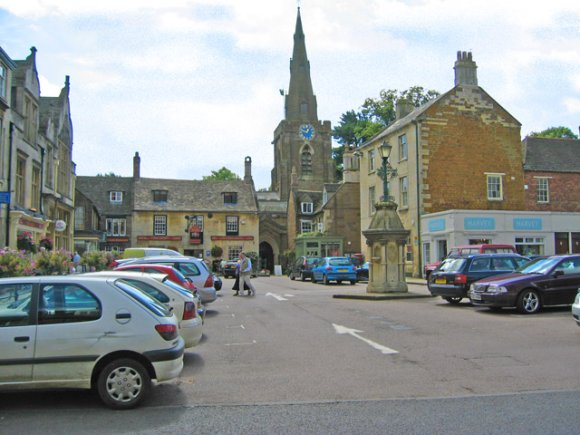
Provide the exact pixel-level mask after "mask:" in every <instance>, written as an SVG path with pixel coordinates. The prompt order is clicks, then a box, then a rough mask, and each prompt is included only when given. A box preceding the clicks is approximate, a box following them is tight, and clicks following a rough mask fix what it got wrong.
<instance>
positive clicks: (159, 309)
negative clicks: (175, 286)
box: [115, 280, 172, 317]
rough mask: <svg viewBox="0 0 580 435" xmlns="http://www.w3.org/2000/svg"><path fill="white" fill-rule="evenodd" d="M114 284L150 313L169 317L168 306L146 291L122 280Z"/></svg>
mask: <svg viewBox="0 0 580 435" xmlns="http://www.w3.org/2000/svg"><path fill="white" fill-rule="evenodd" d="M115 285H116V286H117V287H118V288H119V289H121V290H122V291H123V292H124V293H126V294H127V295H129V296H130V297H131V298H132V299H134V300H136V301H137V302H138V303H140V304H141V305H143V306H144V307H145V308H147V309H148V310H149V311H151V312H152V313H154V314H156V315H158V316H163V317H171V315H172V314H171V310H170V309H169V308H168V307H166V306H165V305H163V304H162V303H161V302H159V301H157V300H155V299H153V298H152V297H151V296H149V295H148V294H147V293H144V292H143V291H142V290H140V289H139V288H137V287H135V286H133V285H132V284H131V283H129V282H127V281H123V280H116V281H115Z"/></svg>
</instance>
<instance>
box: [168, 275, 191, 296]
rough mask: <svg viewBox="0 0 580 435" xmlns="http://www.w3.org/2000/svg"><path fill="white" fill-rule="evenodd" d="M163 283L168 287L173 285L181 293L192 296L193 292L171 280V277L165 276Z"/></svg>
mask: <svg viewBox="0 0 580 435" xmlns="http://www.w3.org/2000/svg"><path fill="white" fill-rule="evenodd" d="M163 284H164V285H166V286H167V287H171V288H172V289H173V290H175V291H177V292H179V293H180V294H181V295H183V296H186V297H191V292H190V291H189V290H187V289H186V288H185V287H182V286H180V285H179V284H177V283H176V282H173V281H171V280H170V279H169V278H165V279H164V280H163Z"/></svg>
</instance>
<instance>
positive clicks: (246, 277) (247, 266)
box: [240, 252, 256, 296]
mask: <svg viewBox="0 0 580 435" xmlns="http://www.w3.org/2000/svg"><path fill="white" fill-rule="evenodd" d="M251 275H252V260H250V259H249V258H248V257H247V256H246V253H245V252H240V287H242V285H244V286H245V285H246V284H247V285H248V287H249V288H250V289H249V290H248V294H251V295H252V296H256V289H255V288H254V284H252V280H251Z"/></svg>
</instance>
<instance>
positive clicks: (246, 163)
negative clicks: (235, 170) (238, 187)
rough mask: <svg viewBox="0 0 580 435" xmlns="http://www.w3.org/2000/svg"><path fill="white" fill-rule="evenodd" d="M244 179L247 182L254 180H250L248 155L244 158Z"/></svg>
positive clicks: (250, 182) (250, 168) (250, 165)
mask: <svg viewBox="0 0 580 435" xmlns="http://www.w3.org/2000/svg"><path fill="white" fill-rule="evenodd" d="M244 181H245V182H246V183H249V184H252V183H253V182H254V180H252V158H251V157H250V156H247V157H246V158H245V159H244Z"/></svg>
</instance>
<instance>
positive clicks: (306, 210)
mask: <svg viewBox="0 0 580 435" xmlns="http://www.w3.org/2000/svg"><path fill="white" fill-rule="evenodd" d="M300 208H301V209H302V213H303V214H312V213H313V211H314V204H312V203H311V202H302V203H300Z"/></svg>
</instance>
